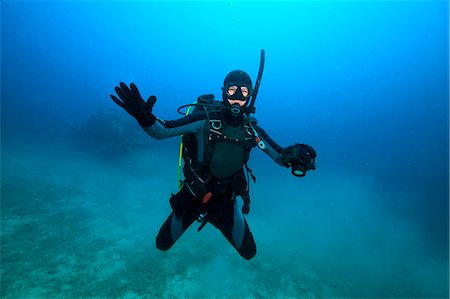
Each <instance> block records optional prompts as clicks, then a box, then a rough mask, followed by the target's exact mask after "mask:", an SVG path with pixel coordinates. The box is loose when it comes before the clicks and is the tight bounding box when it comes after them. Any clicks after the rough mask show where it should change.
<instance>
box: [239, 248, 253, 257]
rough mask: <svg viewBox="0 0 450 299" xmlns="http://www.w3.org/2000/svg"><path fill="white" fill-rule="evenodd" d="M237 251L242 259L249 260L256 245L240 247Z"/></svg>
mask: <svg viewBox="0 0 450 299" xmlns="http://www.w3.org/2000/svg"><path fill="white" fill-rule="evenodd" d="M238 252H239V254H240V255H241V256H242V257H243V258H244V259H246V260H251V259H252V258H254V257H255V255H256V246H251V247H250V248H248V247H247V248H246V247H241V248H240V249H239V250H238Z"/></svg>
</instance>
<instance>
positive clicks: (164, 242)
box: [156, 233, 174, 251]
mask: <svg viewBox="0 0 450 299" xmlns="http://www.w3.org/2000/svg"><path fill="white" fill-rule="evenodd" d="M173 244H174V243H173V242H172V239H171V238H170V236H167V235H165V234H161V233H160V234H158V236H157V237H156V248H158V249H159V250H162V251H166V250H169V249H170V247H172V245H173Z"/></svg>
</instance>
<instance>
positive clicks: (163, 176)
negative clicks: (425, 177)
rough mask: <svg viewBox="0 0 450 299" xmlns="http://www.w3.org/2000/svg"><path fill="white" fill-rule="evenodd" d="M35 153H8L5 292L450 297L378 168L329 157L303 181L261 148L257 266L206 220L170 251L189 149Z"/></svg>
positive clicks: (439, 267) (254, 221) (443, 267)
mask: <svg viewBox="0 0 450 299" xmlns="http://www.w3.org/2000/svg"><path fill="white" fill-rule="evenodd" d="M25 148H26V147H23V148H22V149H19V150H17V149H15V150H4V151H3V154H2V158H3V159H2V190H1V195H2V197H1V297H2V298H54V297H57V298H93V297H103V298H113V297H120V298H317V297H320V298H335V297H346V298H375V297H376V298H380V297H389V298H406V297H409V298H412V297H414V298H443V297H448V259H447V260H440V259H439V258H436V257H434V256H433V255H432V253H429V252H428V251H427V247H426V246H425V245H424V243H425V242H426V241H425V238H426V236H425V233H424V232H423V231H422V230H421V228H420V225H419V224H417V223H413V222H408V221H407V220H404V219H401V218H398V217H396V216H395V215H393V214H390V213H389V212H388V211H386V210H385V209H384V208H383V207H382V206H381V205H380V204H379V202H380V201H379V199H380V198H382V197H386V196H398V194H386V193H383V192H382V191H380V190H382V188H378V187H377V186H376V183H375V182H374V181H373V180H371V179H370V177H361V176H358V175H350V174H346V175H343V174H342V173H340V174H339V175H337V174H335V173H334V172H333V171H332V170H330V169H327V167H326V166H324V167H323V168H322V169H320V168H319V170H317V171H316V172H313V173H311V174H308V176H307V177H305V178H304V179H301V180H299V179H297V178H294V177H292V176H291V175H290V174H289V171H288V170H286V169H282V168H280V167H277V166H276V165H274V164H273V163H272V161H270V160H269V159H267V158H266V157H262V156H261V155H256V157H253V158H252V159H256V160H251V162H250V165H254V172H255V173H256V175H257V177H258V182H257V184H256V185H255V184H253V185H252V187H251V188H252V189H251V193H252V206H251V212H250V214H249V215H248V216H247V220H248V222H249V225H250V228H251V230H252V232H253V235H254V238H255V240H256V243H257V250H258V253H257V255H256V257H255V258H254V259H252V260H251V261H246V260H244V259H243V258H241V257H240V256H239V255H238V254H237V252H236V251H235V250H234V249H233V248H232V246H230V245H229V244H228V243H227V241H226V240H225V238H224V237H223V236H222V235H221V234H220V232H219V231H217V230H216V229H215V228H213V227H212V226H211V225H207V226H206V227H205V228H204V229H203V230H202V231H201V232H200V233H198V232H197V231H196V228H197V226H198V224H197V223H194V225H193V226H192V227H191V228H190V229H189V230H188V231H187V232H186V233H185V234H184V235H183V236H182V237H181V238H180V240H179V241H178V242H177V244H175V246H174V247H173V248H172V249H171V250H169V251H167V252H161V251H159V250H157V249H156V247H155V237H156V234H157V233H158V230H159V228H160V226H161V224H162V223H163V222H164V220H165V219H166V217H167V216H168V214H169V213H170V206H169V203H168V198H169V196H170V193H173V192H176V190H177V180H176V168H177V149H176V148H170V149H168V148H164V147H161V148H158V149H150V150H144V149H142V148H140V149H136V150H135V151H134V153H133V155H132V156H130V157H128V158H124V157H122V158H120V159H119V158H118V159H110V160H103V161H99V160H98V159H97V158H95V157H92V156H87V155H85V154H81V153H79V152H77V151H75V150H74V149H71V148H64V147H55V148H52V147H49V148H38V149H33V150H25ZM258 159H260V160H261V162H260V163H255V161H258ZM252 161H253V163H252ZM403 196H413V195H409V194H403Z"/></svg>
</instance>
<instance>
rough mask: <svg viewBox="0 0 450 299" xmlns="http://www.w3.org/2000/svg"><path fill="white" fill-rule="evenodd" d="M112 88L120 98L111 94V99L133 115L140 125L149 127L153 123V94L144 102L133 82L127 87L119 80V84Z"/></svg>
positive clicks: (154, 98)
mask: <svg viewBox="0 0 450 299" xmlns="http://www.w3.org/2000/svg"><path fill="white" fill-rule="evenodd" d="M114 89H115V91H116V93H117V95H118V96H119V98H120V99H118V98H117V97H116V96H114V95H112V94H111V95H110V96H111V99H112V100H113V101H114V103H116V104H117V105H119V106H120V107H122V108H123V109H124V110H125V111H126V112H128V113H129V114H130V115H131V116H133V117H134V118H135V119H136V120H137V121H138V122H139V124H140V125H141V126H142V127H149V126H151V125H153V124H154V123H155V121H156V117H155V116H154V115H153V114H152V109H153V105H155V102H156V97H155V96H153V95H152V96H150V97H149V98H148V99H147V102H145V101H144V99H143V98H142V97H141V94H140V93H139V90H138V89H137V87H136V85H135V84H134V83H131V84H130V87H128V86H127V85H126V84H125V83H123V82H120V86H116V87H115V88H114Z"/></svg>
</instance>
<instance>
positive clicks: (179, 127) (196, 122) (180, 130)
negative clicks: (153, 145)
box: [142, 112, 206, 140]
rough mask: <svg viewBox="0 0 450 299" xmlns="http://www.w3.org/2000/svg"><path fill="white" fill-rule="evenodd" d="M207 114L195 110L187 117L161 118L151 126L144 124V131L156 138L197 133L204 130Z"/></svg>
mask: <svg viewBox="0 0 450 299" xmlns="http://www.w3.org/2000/svg"><path fill="white" fill-rule="evenodd" d="M205 120H206V115H205V114H204V113H202V112H194V113H192V114H190V115H188V116H186V117H183V118H180V119H177V120H173V121H165V120H161V119H159V118H157V119H156V121H155V123H154V124H153V125H151V126H147V127H145V126H142V128H143V129H144V131H145V132H146V133H147V134H148V135H150V136H152V137H153V138H155V139H158V140H160V139H166V138H169V137H173V136H178V135H182V134H187V133H196V132H199V131H201V130H203V128H204V126H205Z"/></svg>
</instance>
